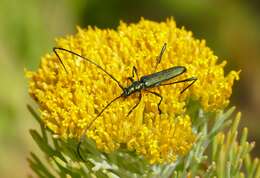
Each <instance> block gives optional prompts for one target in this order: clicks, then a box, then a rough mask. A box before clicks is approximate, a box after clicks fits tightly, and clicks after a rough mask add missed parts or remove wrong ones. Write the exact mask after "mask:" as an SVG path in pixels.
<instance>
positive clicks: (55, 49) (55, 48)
mask: <svg viewBox="0 0 260 178" xmlns="http://www.w3.org/2000/svg"><path fill="white" fill-rule="evenodd" d="M58 50H60V51H66V52H68V53H71V54H73V55H76V56H78V57H80V58H82V59H84V60H86V61H88V62H90V63H91V64H93V65H95V66H96V67H97V68H99V69H100V70H102V71H103V72H105V73H106V74H107V75H108V76H109V77H111V78H112V79H113V80H114V81H115V82H116V83H117V84H118V86H119V87H120V88H121V89H122V90H124V87H123V86H122V85H121V84H120V82H119V81H118V80H117V79H116V78H115V77H114V76H113V75H111V74H110V73H108V72H107V71H106V70H105V69H104V68H102V67H101V66H100V65H98V64H97V63H95V62H93V61H92V60H90V59H88V58H86V57H84V56H81V55H79V54H77V53H75V52H73V51H70V50H68V49H64V48H59V47H54V48H53V51H54V53H55V54H56V56H57V57H58V59H59V61H60V63H61V64H62V66H63V68H64V69H65V71H66V72H67V73H68V71H67V70H66V68H65V65H64V63H63V62H62V60H61V58H60V56H59V54H58V52H57V51H58Z"/></svg>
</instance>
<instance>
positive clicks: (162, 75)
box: [53, 43, 197, 160]
mask: <svg viewBox="0 0 260 178" xmlns="http://www.w3.org/2000/svg"><path fill="white" fill-rule="evenodd" d="M166 45H167V44H166V43H164V45H163V47H162V49H161V52H160V54H159V55H158V56H157V59H156V60H157V63H156V67H155V70H156V68H157V65H158V64H159V63H160V61H161V59H162V56H163V53H164V52H165V50H166ZM59 50H60V51H65V52H68V53H70V54H73V55H75V56H78V57H80V58H82V59H84V60H86V61H88V62H89V63H91V64H93V65H95V66H96V67H97V68H99V69H100V70H102V71H103V72H104V73H106V74H107V75H108V76H110V78H111V79H112V80H114V81H115V82H116V83H117V84H118V86H119V87H120V88H121V89H122V93H121V94H120V95H119V96H117V97H115V98H114V99H113V100H112V101H110V102H109V103H108V104H107V105H106V106H105V107H104V108H103V109H102V110H101V111H100V112H99V113H98V115H97V116H96V117H95V118H94V119H93V120H92V121H91V122H90V124H89V125H88V126H87V127H86V128H85V129H84V132H83V134H82V136H81V138H80V141H79V143H78V146H77V153H78V154H79V157H80V158H81V159H82V160H84V159H83V158H82V156H81V154H80V145H81V144H82V142H83V141H84V139H85V135H86V131H87V130H88V129H89V128H90V127H91V126H92V124H93V123H94V122H95V120H96V119H98V117H99V116H101V114H102V113H103V112H104V111H105V110H106V109H107V108H108V107H109V106H110V105H111V104H112V103H113V102H115V101H116V100H118V99H119V98H121V97H124V98H127V97H128V96H130V95H132V94H133V93H139V97H138V98H139V99H138V102H137V103H136V104H135V105H134V106H133V107H132V109H130V110H129V112H128V114H127V116H129V115H130V114H131V112H132V111H133V110H134V109H135V108H136V107H137V106H138V105H139V103H140V101H141V98H142V91H145V92H148V93H151V94H153V95H155V96H157V97H159V98H160V101H159V102H158V104H157V108H158V111H159V114H161V113H162V111H161V109H160V104H161V102H162V100H163V97H162V96H161V95H160V94H159V93H157V92H154V91H150V90H148V89H150V88H153V87H159V86H166V85H172V84H177V83H183V82H189V81H191V83H190V84H189V85H188V86H186V87H185V88H184V89H183V90H182V91H181V93H183V92H184V91H185V90H187V89H188V88H189V87H190V86H191V85H193V84H194V82H195V81H196V80H197V78H196V77H190V78H187V79H184V80H179V81H175V82H170V83H164V82H166V81H169V80H170V79H173V78H175V77H177V76H180V75H182V74H183V73H185V72H186V71H187V69H186V67H184V66H174V67H170V68H168V69H165V70H162V71H159V72H154V73H152V74H149V75H144V76H142V77H141V78H140V79H139V76H138V72H137V69H136V67H135V66H133V69H132V76H131V77H128V79H129V80H130V81H131V84H130V85H129V86H127V87H123V86H122V85H121V83H120V82H119V81H118V80H117V79H116V78H115V77H114V76H113V75H112V74H110V73H109V72H107V71H106V70H105V69H104V68H102V67H101V66H100V65H98V64H97V63H95V62H93V61H92V60H90V59H88V58H86V57H84V56H82V55H80V54H77V53H75V52H73V51H70V50H68V49H64V48H60V47H54V48H53V51H54V53H55V54H56V56H57V57H58V59H59V61H60V63H61V64H62V66H63V68H64V69H65V71H66V72H67V70H66V67H65V65H64V63H63V61H62V59H61V58H60V56H59V54H58V51H59ZM135 75H136V77H137V80H134V76H135Z"/></svg>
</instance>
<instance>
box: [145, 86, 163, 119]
mask: <svg viewBox="0 0 260 178" xmlns="http://www.w3.org/2000/svg"><path fill="white" fill-rule="evenodd" d="M144 91H147V92H148V93H151V94H153V95H156V96H158V97H160V101H159V103H158V104H157V107H158V111H159V114H162V110H161V109H160V104H161V103H162V100H163V97H162V96H161V95H160V94H159V93H156V92H154V91H149V90H144Z"/></svg>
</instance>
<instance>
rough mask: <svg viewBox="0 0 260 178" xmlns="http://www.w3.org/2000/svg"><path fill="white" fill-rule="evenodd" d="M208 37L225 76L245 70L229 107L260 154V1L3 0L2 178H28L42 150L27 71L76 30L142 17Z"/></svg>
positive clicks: (0, 39)
mask: <svg viewBox="0 0 260 178" xmlns="http://www.w3.org/2000/svg"><path fill="white" fill-rule="evenodd" d="M170 16H173V17H174V18H175V20H176V21H177V24H178V26H179V27H181V26H185V27H186V29H188V30H192V31H193V33H194V35H195V37H196V38H199V39H202V38H203V39H206V41H207V44H208V46H209V47H211V48H212V49H213V51H215V54H216V55H218V56H219V58H220V60H228V65H227V66H226V71H227V72H228V71H230V70H231V69H236V70H239V69H242V72H241V75H240V76H241V80H240V81H239V82H236V83H235V85H234V93H233V95H232V98H231V105H235V106H237V110H239V111H242V126H241V127H245V126H246V127H248V128H249V137H250V140H251V141H253V140H255V141H256V148H255V149H254V152H253V154H254V156H259V155H260V118H259V116H260V107H259V106H260V82H259V81H260V50H259V47H260V1H258V0H254V1H253V0H248V1H243V0H226V1H224V0H196V1H195V0H185V1H182V0H161V1H158V0H143V1H140V0H125V1H122V0H110V1H102V0H73V1H71V0H63V1H61V0H56V1H52V0H23V1H17V0H0V86H1V87H0V177H1V178H2V177H19V178H20V177H26V176H28V175H30V173H31V171H30V169H29V166H28V163H27V161H26V157H27V156H28V155H29V152H30V151H32V150H37V147H36V145H35V144H34V143H33V141H32V139H31V138H30V136H29V133H28V129H29V128H36V127H38V125H37V124H36V122H35V120H34V119H33V118H32V116H31V115H30V114H29V112H28V111H27V109H26V104H27V103H31V102H32V101H31V99H30V97H29V96H28V93H27V81H26V79H25V77H24V68H27V69H31V70H35V69H36V68H37V66H38V65H39V62H40V57H41V56H43V55H44V54H45V53H48V52H51V50H52V47H53V46H54V45H55V43H54V39H55V38H56V37H61V36H64V35H68V34H74V33H75V32H76V25H79V26H81V27H86V26H88V25H92V26H97V27H100V28H115V27H116V26H117V25H118V24H119V21H120V20H123V21H126V22H137V21H138V20H139V19H140V17H145V18H147V19H151V20H156V21H162V20H165V19H166V18H167V17H170Z"/></svg>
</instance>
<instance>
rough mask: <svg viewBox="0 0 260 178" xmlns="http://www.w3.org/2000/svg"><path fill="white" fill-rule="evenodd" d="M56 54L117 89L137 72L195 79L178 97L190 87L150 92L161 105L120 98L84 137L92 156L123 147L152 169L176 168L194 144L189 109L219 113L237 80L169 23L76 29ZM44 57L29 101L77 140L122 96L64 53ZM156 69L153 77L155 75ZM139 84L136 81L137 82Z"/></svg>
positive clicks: (201, 43) (202, 45)
mask: <svg viewBox="0 0 260 178" xmlns="http://www.w3.org/2000/svg"><path fill="white" fill-rule="evenodd" d="M164 43H167V48H166V50H165V52H164V54H163V56H162V59H161V61H160V63H159V64H158V66H157V67H156V63H157V61H156V58H157V56H158V55H159V53H160V51H161V48H162V46H163V44H164ZM56 46H57V47H61V48H64V49H68V50H70V51H73V52H75V53H77V54H79V55H82V56H84V57H86V58H88V59H90V60H92V61H94V62H95V63H97V64H98V65H100V66H101V67H102V68H104V69H105V70H106V71H107V72H108V73H110V74H111V75H113V77H114V78H116V79H117V80H118V81H119V82H120V84H121V85H122V86H124V87H127V86H129V85H130V84H131V81H129V80H128V77H131V76H132V68H133V66H135V67H136V68H137V70H138V75H139V77H141V76H145V75H148V74H151V73H154V72H156V71H162V70H164V69H167V68H170V67H173V66H185V67H186V68H187V72H185V73H184V74H182V75H180V76H178V77H176V78H173V79H171V81H170V82H174V81H178V80H183V79H186V78H190V77H196V78H197V79H198V80H197V81H196V82H195V83H194V84H193V85H192V86H191V87H189V88H188V89H187V90H186V91H185V92H183V93H182V94H181V91H182V90H183V89H184V88H185V87H186V86H187V85H189V82H183V83H178V84H174V85H167V86H162V87H153V88H151V89H149V90H150V91H153V92H157V93H159V94H160V95H161V96H162V97H163V100H162V103H161V105H160V108H161V110H162V113H161V114H159V112H158V108H157V105H158V102H159V101H160V98H159V97H158V96H156V95H153V94H151V93H148V92H145V91H142V98H141V101H140V104H139V105H138V106H137V107H136V108H135V109H134V110H133V111H132V112H131V114H130V115H129V116H127V114H128V112H129V111H130V110H131V108H133V106H134V105H135V104H136V103H137V102H138V93H136V94H132V95H130V96H128V97H127V98H124V97H122V98H120V99H118V100H116V101H115V102H114V103H112V104H111V105H110V106H109V107H108V108H107V109H106V110H105V111H104V112H103V113H102V114H101V115H100V117H98V118H97V119H96V120H95V121H94V122H93V124H92V125H91V127H90V128H89V129H88V130H87V132H86V137H88V138H90V139H93V140H94V141H95V142H96V145H97V148H98V149H100V150H102V151H104V152H107V153H110V152H113V151H116V150H117V149H119V148H120V147H122V146H124V147H127V149H129V150H131V151H135V152H136V153H137V154H139V155H141V156H143V157H144V158H146V159H147V160H148V161H149V162H150V163H152V164H154V163H166V162H173V161H175V160H176V158H178V157H179V156H183V155H185V154H187V152H188V151H189V150H190V149H191V147H192V145H193V144H194V142H195V139H196V135H195V134H194V133H193V132H192V123H191V118H190V116H189V115H188V112H187V105H188V103H189V101H190V100H191V99H192V100H194V101H196V102H198V103H199V104H200V105H201V107H202V108H203V109H204V110H205V111H216V110H218V109H221V108H223V107H225V106H227V105H228V103H229V97H230V96H231V94H232V85H233V83H234V80H238V78H239V77H238V73H239V72H236V71H231V72H229V73H228V74H227V75H225V74H224V69H223V68H224V66H225V64H226V62H225V61H223V62H218V57H217V56H215V55H214V53H213V52H212V50H211V49H210V48H208V47H207V46H206V42H205V40H198V39H195V38H194V37H193V34H192V32H190V31H187V30H185V29H184V28H178V27H176V23H175V21H174V20H173V19H172V18H170V19H168V20H166V21H165V22H161V23H158V22H153V21H148V20H145V19H141V20H140V21H139V22H138V23H136V24H126V23H123V22H121V23H120V25H119V26H118V28H117V29H116V30H113V29H99V28H92V27H88V28H87V29H82V28H78V32H77V33H76V34H75V35H71V36H66V37H64V38H59V39H57V40H56ZM59 55H60V57H61V59H62V61H63V63H64V66H65V68H66V70H64V68H63V66H62V65H61V63H60V62H59V60H58V58H57V56H56V55H55V54H54V53H50V54H46V55H45V56H44V57H42V59H41V64H40V66H39V68H38V69H37V70H36V71H27V72H26V76H27V77H28V78H29V93H30V95H31V96H32V97H33V99H34V100H35V101H36V102H37V103H38V105H39V107H40V112H41V119H42V121H43V123H44V124H45V125H46V126H47V127H48V128H49V129H51V130H52V131H53V133H55V134H57V135H60V136H61V137H63V138H65V139H66V138H79V137H81V136H82V134H83V133H84V130H85V128H86V127H88V126H89V124H90V123H91V122H92V121H93V119H95V117H96V116H97V115H98V114H99V112H100V111H101V110H102V109H103V108H104V107H105V106H106V105H107V104H108V103H109V102H110V101H111V100H113V99H114V98H116V97H117V96H120V95H121V94H122V92H123V91H122V89H121V88H120V87H119V86H118V84H117V83H116V82H115V81H114V80H112V79H111V77H110V76H108V75H107V74H106V73H104V72H103V71H102V70H100V69H98V68H97V67H96V66H95V65H93V64H91V63H89V62H88V61H86V60H84V59H82V58H80V57H78V56H76V55H72V54H71V53H68V52H65V51H59ZM155 69H156V71H155ZM134 79H135V80H138V79H137V76H135V78H134Z"/></svg>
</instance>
